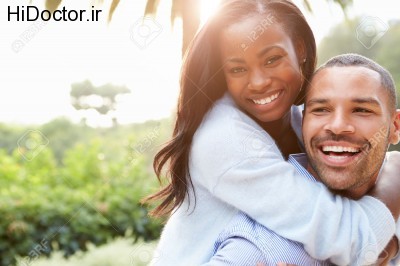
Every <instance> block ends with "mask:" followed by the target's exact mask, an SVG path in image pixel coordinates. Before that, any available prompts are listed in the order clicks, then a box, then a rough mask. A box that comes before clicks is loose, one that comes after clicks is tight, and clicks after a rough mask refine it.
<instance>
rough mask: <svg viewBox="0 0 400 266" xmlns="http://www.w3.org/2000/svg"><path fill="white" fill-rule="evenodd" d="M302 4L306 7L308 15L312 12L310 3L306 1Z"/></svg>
mask: <svg viewBox="0 0 400 266" xmlns="http://www.w3.org/2000/svg"><path fill="white" fill-rule="evenodd" d="M303 4H304V6H305V7H306V9H307V10H308V11H309V12H310V13H312V12H313V10H312V7H311V4H310V2H309V1H308V0H303Z"/></svg>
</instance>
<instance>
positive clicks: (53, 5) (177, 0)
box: [45, 0, 353, 55]
mask: <svg viewBox="0 0 400 266" xmlns="http://www.w3.org/2000/svg"><path fill="white" fill-rule="evenodd" d="M45 1H46V9H48V10H50V11H53V10H56V9H57V8H58V7H59V5H60V4H61V2H62V0H45ZM146 1H147V3H146V8H145V11H144V14H145V16H149V15H152V16H154V15H156V13H157V9H158V7H159V3H160V0H146ZM200 1H201V0H172V7H171V24H173V23H174V21H175V19H176V18H182V27H183V29H182V30H183V34H182V36H183V37H182V55H184V53H185V51H186V48H187V47H188V45H189V43H190V42H191V40H192V39H193V37H194V35H195V34H196V32H197V30H198V28H199V26H200ZM302 1H303V4H304V6H305V7H306V9H307V10H308V11H309V12H313V9H312V5H311V3H310V1H309V0H302ZM325 1H327V2H333V3H335V4H338V5H339V6H340V7H341V8H342V10H343V11H344V12H345V14H346V9H347V8H348V7H349V6H350V5H352V3H353V0H325ZM119 2H120V0H113V1H112V3H111V6H110V11H109V13H108V21H111V19H112V16H113V14H114V11H115V10H116V8H117V7H118V4H119Z"/></svg>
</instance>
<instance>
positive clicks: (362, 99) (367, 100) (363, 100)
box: [351, 97, 380, 106]
mask: <svg viewBox="0 0 400 266" xmlns="http://www.w3.org/2000/svg"><path fill="white" fill-rule="evenodd" d="M351 101H352V102H354V103H367V104H372V105H376V106H380V104H379V102H378V101H377V100H376V99H375V98H372V97H360V98H354V99H352V100H351Z"/></svg>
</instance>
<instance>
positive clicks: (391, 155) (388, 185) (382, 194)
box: [368, 151, 400, 220]
mask: <svg viewBox="0 0 400 266" xmlns="http://www.w3.org/2000/svg"><path fill="white" fill-rule="evenodd" d="M386 160H387V161H386V162H385V164H384V165H383V168H382V171H381V173H380V177H379V179H378V182H377V183H376V185H375V186H374V187H373V188H372V190H371V192H370V193H368V194H369V195H371V196H373V197H375V198H377V199H379V200H381V201H382V202H383V203H385V204H386V206H387V207H388V209H389V210H390V212H391V213H392V215H393V217H394V219H395V220H397V219H398V217H399V215H400V193H399V191H400V190H399V187H400V152H397V151H392V152H388V153H387V155H386Z"/></svg>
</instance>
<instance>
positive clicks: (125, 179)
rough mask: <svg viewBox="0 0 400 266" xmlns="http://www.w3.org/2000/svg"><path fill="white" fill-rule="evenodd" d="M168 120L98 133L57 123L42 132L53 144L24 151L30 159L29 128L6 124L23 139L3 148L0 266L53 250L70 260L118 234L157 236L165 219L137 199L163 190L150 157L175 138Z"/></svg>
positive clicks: (135, 237)
mask: <svg viewBox="0 0 400 266" xmlns="http://www.w3.org/2000/svg"><path fill="white" fill-rule="evenodd" d="M166 123H169V122H168V121H149V122H147V123H145V124H140V125H131V126H125V127H122V126H121V127H118V128H108V129H97V130H95V129H91V128H88V127H86V126H84V125H74V124H71V123H70V122H68V121H66V120H63V119H57V120H54V121H52V122H50V123H48V124H46V125H43V126H42V127H40V128H39V129H37V131H38V132H41V134H43V137H44V138H46V139H48V140H49V141H48V144H47V145H46V146H45V147H44V149H41V150H40V152H38V153H37V154H36V153H32V151H29V147H25V149H26V150H28V152H31V154H34V155H35V156H32V157H29V158H28V159H29V160H27V159H26V157H24V156H23V153H24V152H25V151H24V150H21V149H20V147H19V146H18V145H17V142H18V139H20V138H21V136H26V134H25V135H24V132H29V130H28V131H27V129H23V130H21V129H22V128H18V129H16V130H11V129H12V128H13V127H12V126H9V127H6V126H4V127H3V129H7V130H4V131H3V132H14V133H15V134H17V135H16V136H14V135H13V134H11V133H10V134H9V139H10V140H11V143H4V144H3V143H2V144H3V145H4V146H3V147H13V146H14V150H13V151H12V152H9V148H7V149H0V164H1V166H2V167H1V168H0V213H1V214H2V219H1V220H0V254H1V257H0V265H11V264H12V263H15V257H16V256H19V257H20V258H21V260H22V261H23V262H25V263H27V264H28V262H31V261H33V260H35V259H36V258H37V257H43V256H47V255H49V254H50V253H51V252H52V251H54V250H60V251H61V252H62V253H63V254H64V255H65V256H70V255H72V254H74V253H75V252H77V251H80V250H81V251H82V250H83V251H84V250H86V249H87V247H88V244H90V243H92V244H94V245H100V244H104V243H107V242H109V241H111V240H112V239H114V238H115V237H119V236H128V237H131V238H132V239H133V241H136V240H138V239H143V240H145V241H148V240H152V239H156V238H158V236H159V233H160V229H161V223H160V221H155V220H153V219H152V220H150V219H149V217H148V215H147V213H148V212H147V206H143V205H141V204H140V203H139V201H140V199H142V198H143V197H144V196H146V195H148V194H149V193H151V192H154V191H155V190H156V189H157V187H158V184H157V181H156V178H155V176H154V175H153V174H152V169H151V157H152V156H153V154H154V152H155V150H156V147H157V145H159V144H160V143H162V142H163V141H164V140H165V139H166V138H167V135H169V130H166V129H165V128H169V127H168V126H166ZM1 128H2V127H0V129H1ZM64 129H65V130H64ZM21 131H22V132H21ZM77 132H84V133H83V134H82V135H78V134H77ZM0 133H1V131H0ZM63 142H65V143H67V146H63V145H62V143H63ZM138 147H140V148H138ZM53 148H54V149H55V151H56V152H57V153H58V155H57V156H60V158H56V157H55V155H54V150H53ZM31 149H35V147H33V148H32V147H31ZM157 149H158V148H157ZM22 265H24V264H22Z"/></svg>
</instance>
